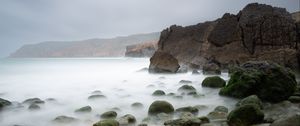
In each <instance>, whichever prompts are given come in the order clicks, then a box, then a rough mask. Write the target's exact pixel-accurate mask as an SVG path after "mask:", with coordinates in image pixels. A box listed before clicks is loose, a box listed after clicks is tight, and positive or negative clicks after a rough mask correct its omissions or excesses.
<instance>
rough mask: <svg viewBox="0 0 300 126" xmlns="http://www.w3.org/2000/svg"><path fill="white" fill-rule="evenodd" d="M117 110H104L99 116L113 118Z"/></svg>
mask: <svg viewBox="0 0 300 126" xmlns="http://www.w3.org/2000/svg"><path fill="white" fill-rule="evenodd" d="M117 115H118V114H117V112H115V111H107V112H104V113H103V114H101V116H100V117H101V118H104V119H114V118H116V117H117Z"/></svg>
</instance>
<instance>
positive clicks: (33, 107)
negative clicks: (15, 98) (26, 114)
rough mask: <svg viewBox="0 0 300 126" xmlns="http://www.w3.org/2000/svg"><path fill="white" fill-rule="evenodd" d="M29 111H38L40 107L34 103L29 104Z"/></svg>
mask: <svg viewBox="0 0 300 126" xmlns="http://www.w3.org/2000/svg"><path fill="white" fill-rule="evenodd" d="M28 109H29V110H40V109H41V107H40V106H39V105H37V104H35V103H33V104H31V105H30V106H29V107H28Z"/></svg>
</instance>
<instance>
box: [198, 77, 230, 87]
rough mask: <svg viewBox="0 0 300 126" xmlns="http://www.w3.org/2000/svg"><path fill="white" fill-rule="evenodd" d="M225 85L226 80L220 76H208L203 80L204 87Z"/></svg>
mask: <svg viewBox="0 0 300 126" xmlns="http://www.w3.org/2000/svg"><path fill="white" fill-rule="evenodd" d="M225 85H226V81H225V80H224V79H222V78H221V77H219V76H212V77H206V78H205V79H204V80H203V81H202V86H203V87H212V88H218V87H224V86H225Z"/></svg>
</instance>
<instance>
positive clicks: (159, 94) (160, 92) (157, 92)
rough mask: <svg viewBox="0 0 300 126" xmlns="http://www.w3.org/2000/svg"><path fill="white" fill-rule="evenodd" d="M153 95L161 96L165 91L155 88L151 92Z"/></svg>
mask: <svg viewBox="0 0 300 126" xmlns="http://www.w3.org/2000/svg"><path fill="white" fill-rule="evenodd" d="M152 95H153V96H163V95H166V93H165V92H164V91H162V90H156V91H154V92H153V93H152Z"/></svg>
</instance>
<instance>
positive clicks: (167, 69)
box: [149, 52, 180, 73]
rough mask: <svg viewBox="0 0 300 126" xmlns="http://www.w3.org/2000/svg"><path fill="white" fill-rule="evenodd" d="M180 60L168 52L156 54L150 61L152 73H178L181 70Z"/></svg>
mask: <svg viewBox="0 0 300 126" xmlns="http://www.w3.org/2000/svg"><path fill="white" fill-rule="evenodd" d="M179 67H180V66H179V64H178V60H177V59H176V58H174V57H173V56H172V55H171V54H169V53H166V52H155V53H154V55H153V56H152V57H151V59H150V66H149V72H150V73H176V72H177V70H178V69H179Z"/></svg>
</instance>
